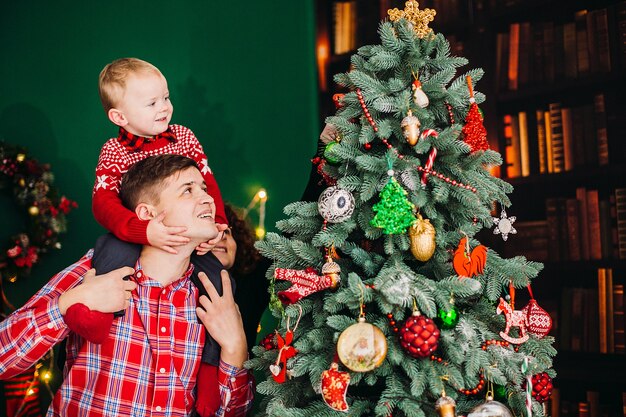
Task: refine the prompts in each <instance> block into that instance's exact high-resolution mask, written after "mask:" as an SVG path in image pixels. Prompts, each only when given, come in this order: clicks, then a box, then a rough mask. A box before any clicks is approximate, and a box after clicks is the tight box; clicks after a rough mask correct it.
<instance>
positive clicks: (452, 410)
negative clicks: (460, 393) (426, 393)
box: [435, 392, 456, 417]
mask: <svg viewBox="0 0 626 417" xmlns="http://www.w3.org/2000/svg"><path fill="white" fill-rule="evenodd" d="M435 410H436V411H437V414H439V417H456V401H454V399H452V398H450V397H448V396H446V394H445V392H444V393H443V395H442V396H441V397H439V399H438V400H437V402H435Z"/></svg>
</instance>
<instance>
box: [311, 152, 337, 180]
mask: <svg viewBox="0 0 626 417" xmlns="http://www.w3.org/2000/svg"><path fill="white" fill-rule="evenodd" d="M311 162H312V163H313V164H314V165H317V168H316V170H317V173H318V174H320V175H321V176H322V180H324V183H325V184H326V185H330V186H334V185H337V180H336V179H335V178H333V177H331V176H330V175H328V174H327V173H326V172H325V171H324V167H325V166H326V162H327V161H326V160H325V159H324V158H320V157H319V156H316V157H315V158H313V159H311ZM319 183H320V184H321V181H320V182H319Z"/></svg>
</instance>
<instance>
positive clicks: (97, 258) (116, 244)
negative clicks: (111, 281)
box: [91, 233, 141, 317]
mask: <svg viewBox="0 0 626 417" xmlns="http://www.w3.org/2000/svg"><path fill="white" fill-rule="evenodd" d="M140 253H141V245H138V244H136V243H129V242H124V241H123V240H120V239H118V238H116V237H115V236H114V235H113V234H111V233H107V234H106V235H103V236H100V237H99V238H98V240H97V241H96V246H95V247H94V248H93V257H92V258H91V266H92V268H95V269H96V275H102V274H107V273H109V272H111V271H113V270H114V269H118V268H121V267H123V266H130V267H131V268H134V267H135V264H136V263H137V259H139V255H140ZM113 315H114V316H115V317H122V316H123V315H124V310H121V311H117V312H115V313H113Z"/></svg>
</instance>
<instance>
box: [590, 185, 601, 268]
mask: <svg viewBox="0 0 626 417" xmlns="http://www.w3.org/2000/svg"><path fill="white" fill-rule="evenodd" d="M587 222H588V225H589V226H588V227H589V258H590V259H593V260H600V259H602V238H601V237H600V199H599V198H598V190H587Z"/></svg>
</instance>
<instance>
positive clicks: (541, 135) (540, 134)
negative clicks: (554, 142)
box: [535, 109, 548, 174]
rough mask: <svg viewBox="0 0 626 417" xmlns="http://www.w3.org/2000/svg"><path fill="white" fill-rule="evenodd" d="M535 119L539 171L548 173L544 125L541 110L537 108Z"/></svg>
mask: <svg viewBox="0 0 626 417" xmlns="http://www.w3.org/2000/svg"><path fill="white" fill-rule="evenodd" d="M535 113H536V115H535V116H536V120H537V127H536V128H537V152H538V153H539V173H540V174H547V173H548V161H547V157H548V155H547V151H546V125H545V120H544V117H543V110H541V109H539V110H537V111H536V112H535Z"/></svg>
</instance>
